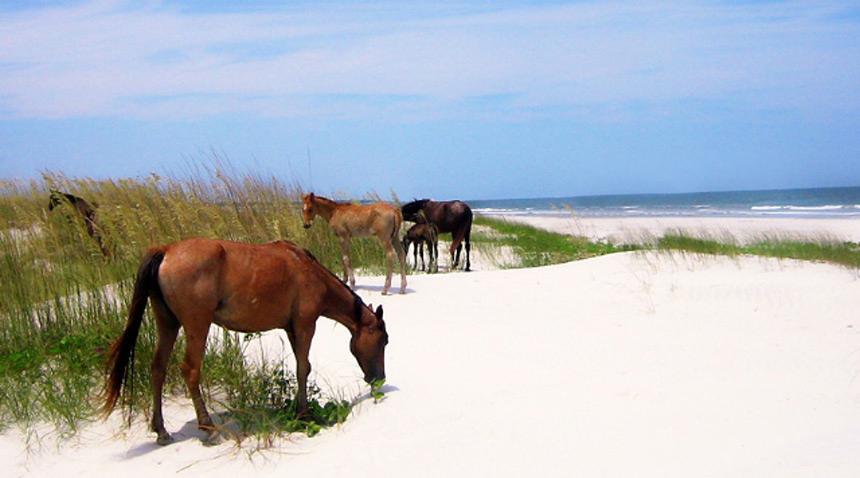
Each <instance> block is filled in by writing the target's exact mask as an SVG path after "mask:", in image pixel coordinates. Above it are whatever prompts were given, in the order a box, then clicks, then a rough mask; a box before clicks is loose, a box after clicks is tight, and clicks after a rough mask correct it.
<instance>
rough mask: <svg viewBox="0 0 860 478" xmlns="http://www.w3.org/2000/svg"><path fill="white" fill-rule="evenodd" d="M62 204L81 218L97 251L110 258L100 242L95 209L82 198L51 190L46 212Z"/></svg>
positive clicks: (107, 250)
mask: <svg viewBox="0 0 860 478" xmlns="http://www.w3.org/2000/svg"><path fill="white" fill-rule="evenodd" d="M63 204H68V205H70V206H71V207H72V208H73V209H74V210H75V212H76V213H77V214H78V215H80V216H81V218H82V219H83V220H84V225H85V226H86V228H87V235H89V236H90V237H91V238H93V240H95V241H96V244H98V246H99V249H100V250H101V251H102V254H104V256H105V257H110V255H111V254H110V249H108V248H107V247H105V244H104V242H103V241H102V236H101V234H100V233H99V229H100V228H99V224H98V220H97V219H96V209H95V207H94V205H92V204H90V203H88V202H87V201H86V200H85V199H84V198H80V197H78V196H75V195H74V194H69V193H64V192H61V191H57V190H56V189H51V197H50V199H49V201H48V211H53V210H54V208H56V207H59V206H61V205H63Z"/></svg>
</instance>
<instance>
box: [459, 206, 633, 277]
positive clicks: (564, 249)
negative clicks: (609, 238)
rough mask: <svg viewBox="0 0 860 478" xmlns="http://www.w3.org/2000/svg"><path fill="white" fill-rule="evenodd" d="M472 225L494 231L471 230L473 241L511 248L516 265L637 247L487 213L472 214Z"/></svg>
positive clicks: (591, 255)
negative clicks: (499, 217)
mask: <svg viewBox="0 0 860 478" xmlns="http://www.w3.org/2000/svg"><path fill="white" fill-rule="evenodd" d="M473 224H475V225H478V226H485V227H488V228H490V229H492V231H493V232H492V233H484V232H480V231H473V233H472V240H473V241H474V242H475V244H477V245H478V246H479V247H493V246H508V247H511V248H512V249H513V251H514V253H515V254H516V255H517V257H518V258H519V264H517V267H539V266H546V265H550V264H559V263H563V262H570V261H576V260H580V259H587V258H589V257H595V256H602V255H605V254H611V253H613V252H623V251H630V250H635V249H637V247H635V246H629V245H622V246H616V245H613V244H610V243H608V242H592V241H589V240H588V239H586V238H583V237H574V236H569V235H566V234H558V233H555V232H550V231H547V230H544V229H539V228H536V227H533V226H529V225H527V224H522V223H517V222H511V221H506V220H504V219H496V218H490V217H486V216H477V217H475V219H474V222H473Z"/></svg>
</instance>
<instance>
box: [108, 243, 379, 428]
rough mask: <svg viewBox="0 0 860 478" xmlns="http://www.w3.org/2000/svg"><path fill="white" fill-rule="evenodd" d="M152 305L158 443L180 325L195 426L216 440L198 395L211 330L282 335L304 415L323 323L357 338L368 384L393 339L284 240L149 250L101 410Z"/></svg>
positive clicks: (129, 360)
mask: <svg viewBox="0 0 860 478" xmlns="http://www.w3.org/2000/svg"><path fill="white" fill-rule="evenodd" d="M147 299H149V302H150V303H151V304H152V308H153V311H154V312H155V320H156V327H157V330H158V340H157V343H156V351H155V356H154V358H153V361H152V391H153V412H152V430H153V431H154V432H156V433H157V434H158V439H157V443H158V444H160V445H165V444H168V443H170V442H171V441H172V439H171V437H170V434H168V433H167V431H166V430H165V429H164V419H163V418H162V413H161V394H162V389H163V386H164V378H165V372H166V369H167V364H168V359H169V357H170V353H171V351H172V350H173V345H174V343H175V341H176V336H177V334H178V332H179V328H180V327H182V329H183V330H185V340H186V346H185V360H184V361H183V363H182V367H181V368H182V375H183V377H184V378H185V383H186V385H187V386H188V391H189V394H190V395H191V400H192V401H193V403H194V410H195V412H196V414H197V424H198V427H199V428H200V429H201V430H206V431H207V432H208V433H209V438H208V439H213V438H215V436H216V433H215V429H214V427H213V423H212V419H211V418H210V417H209V413H208V412H207V410H206V405H205V404H204V403H203V398H202V396H201V394H200V386H199V384H200V370H201V365H202V363H203V352H204V349H205V347H206V337H207V335H208V334H209V328H210V326H211V325H212V324H213V323H215V324H217V325H220V326H222V327H224V328H226V329H229V330H235V331H239V332H261V331H265V330H272V329H284V330H285V331H286V332H287V337H289V339H290V345H291V346H292V349H293V353H294V354H295V357H296V376H297V378H298V386H299V390H298V394H297V402H298V410H299V413H300V414H303V413H305V412H306V411H307V409H308V403H307V379H308V374H309V373H310V371H311V364H310V362H309V361H308V351H309V350H310V347H311V339H312V338H313V336H314V330H315V329H316V323H317V318H319V316H320V315H323V316H326V317H328V318H330V319H333V320H335V321H337V322H339V323H341V324H343V325H344V326H345V327H346V328H347V329H349V331H350V333H351V334H352V339H351V340H350V343H349V348H350V351H352V354H353V355H354V356H355V358H356V360H357V361H358V365H359V366H360V367H361V370H362V372H363V373H364V380H365V381H367V382H368V383H371V382H373V381H375V380H379V379H384V378H385V345H386V344H388V333H387V332H386V330H385V322H383V320H382V307H378V308H377V309H376V311H373V310H372V309H371V308H370V307H368V306H367V305H365V304H364V302H362V300H361V298H359V297H358V295H356V294H355V293H354V292H352V291H351V290H350V289H349V288H348V287H347V286H346V285H345V284H344V283H342V282H341V281H340V280H338V278H337V277H335V276H334V275H333V274H332V273H331V272H329V271H328V269H326V268H324V267H323V266H322V265H320V263H319V262H317V260H316V259H315V258H314V257H313V256H312V255H311V254H310V253H309V252H308V251H306V250H304V249H302V248H301V247H298V246H296V245H295V244H293V243H291V242H287V241H279V242H274V243H269V244H243V243H238V242H229V241H218V240H211V239H188V240H184V241H180V242H175V243H173V244H170V245H167V246H161V247H156V248H153V249H150V250H149V252H148V253H147V255H146V257H145V258H144V259H143V262H142V263H141V265H140V269H138V272H137V280H136V282H135V284H134V295H133V296H132V300H131V306H130V307H129V314H128V322H127V323H126V326H125V331H124V332H123V333H122V335H121V336H120V337H119V338H118V339H117V341H116V342H114V344H113V345H112V346H111V349H110V354H109V357H108V375H107V380H106V386H105V402H104V407H103V411H104V412H105V415H107V414H109V413H110V412H111V410H113V408H114V407H115V405H116V402H117V399H118V398H119V396H120V392H121V389H122V386H123V384H124V383H125V382H126V381H127V380H128V377H129V370H130V369H131V368H133V366H134V364H133V362H134V347H135V342H136V341H137V335H138V332H139V330H140V324H141V321H142V320H143V312H144V310H145V309H146V303H147Z"/></svg>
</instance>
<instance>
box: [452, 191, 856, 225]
mask: <svg viewBox="0 0 860 478" xmlns="http://www.w3.org/2000/svg"><path fill="white" fill-rule="evenodd" d="M467 202H468V203H469V205H470V206H471V207H472V209H473V210H474V211H475V212H477V213H479V214H484V215H490V216H492V215H536V216H555V215H560V216H563V215H570V214H571V213H573V214H576V215H578V216H586V217H679V216H688V217H703V216H704V217H710V216H714V217H809V218H815V217H822V218H823V217H827V218H857V217H860V187H843V188H811V189H780V190H763V191H718V192H701V193H681V194H618V195H603V196H571V197H556V198H528V199H488V200H484V199H482V200H471V201H467Z"/></svg>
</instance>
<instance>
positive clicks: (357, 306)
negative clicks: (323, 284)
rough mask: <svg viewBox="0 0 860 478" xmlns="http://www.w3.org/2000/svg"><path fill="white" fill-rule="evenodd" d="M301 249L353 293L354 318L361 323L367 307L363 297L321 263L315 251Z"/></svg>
mask: <svg viewBox="0 0 860 478" xmlns="http://www.w3.org/2000/svg"><path fill="white" fill-rule="evenodd" d="M299 249H301V250H302V251H303V252H304V253H305V255H306V256H307V257H308V258H309V259H310V260H311V261H313V262H314V263H316V265H318V266H319V268H320V269H322V270H323V271H325V273H326V274H328V275H329V276H330V277H331V278H333V279H334V280H335V281H336V282H337V283H338V284H340V285H342V286H343V287H344V288H345V289H346V290H348V291H349V293H350V294H352V308H353V319H354V320H355V323H357V324H360V323H361V308H362V307H367V306H366V305H365V304H364V301H363V300H361V297H360V296H359V295H358V294H356V293H355V291H354V290H352V289H351V288H350V287H349V286H348V285H346V283H345V282H344V281H342V280H340V277H338V276H336V275H334V273H333V272H332V271H330V270H328V268H327V267H326V266H324V265H322V263H320V261H319V259H317V258H316V256H315V255H313V253H312V252H311V251H309V250H307V249H305V248H304V247H299ZM371 312H372V311H371Z"/></svg>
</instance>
